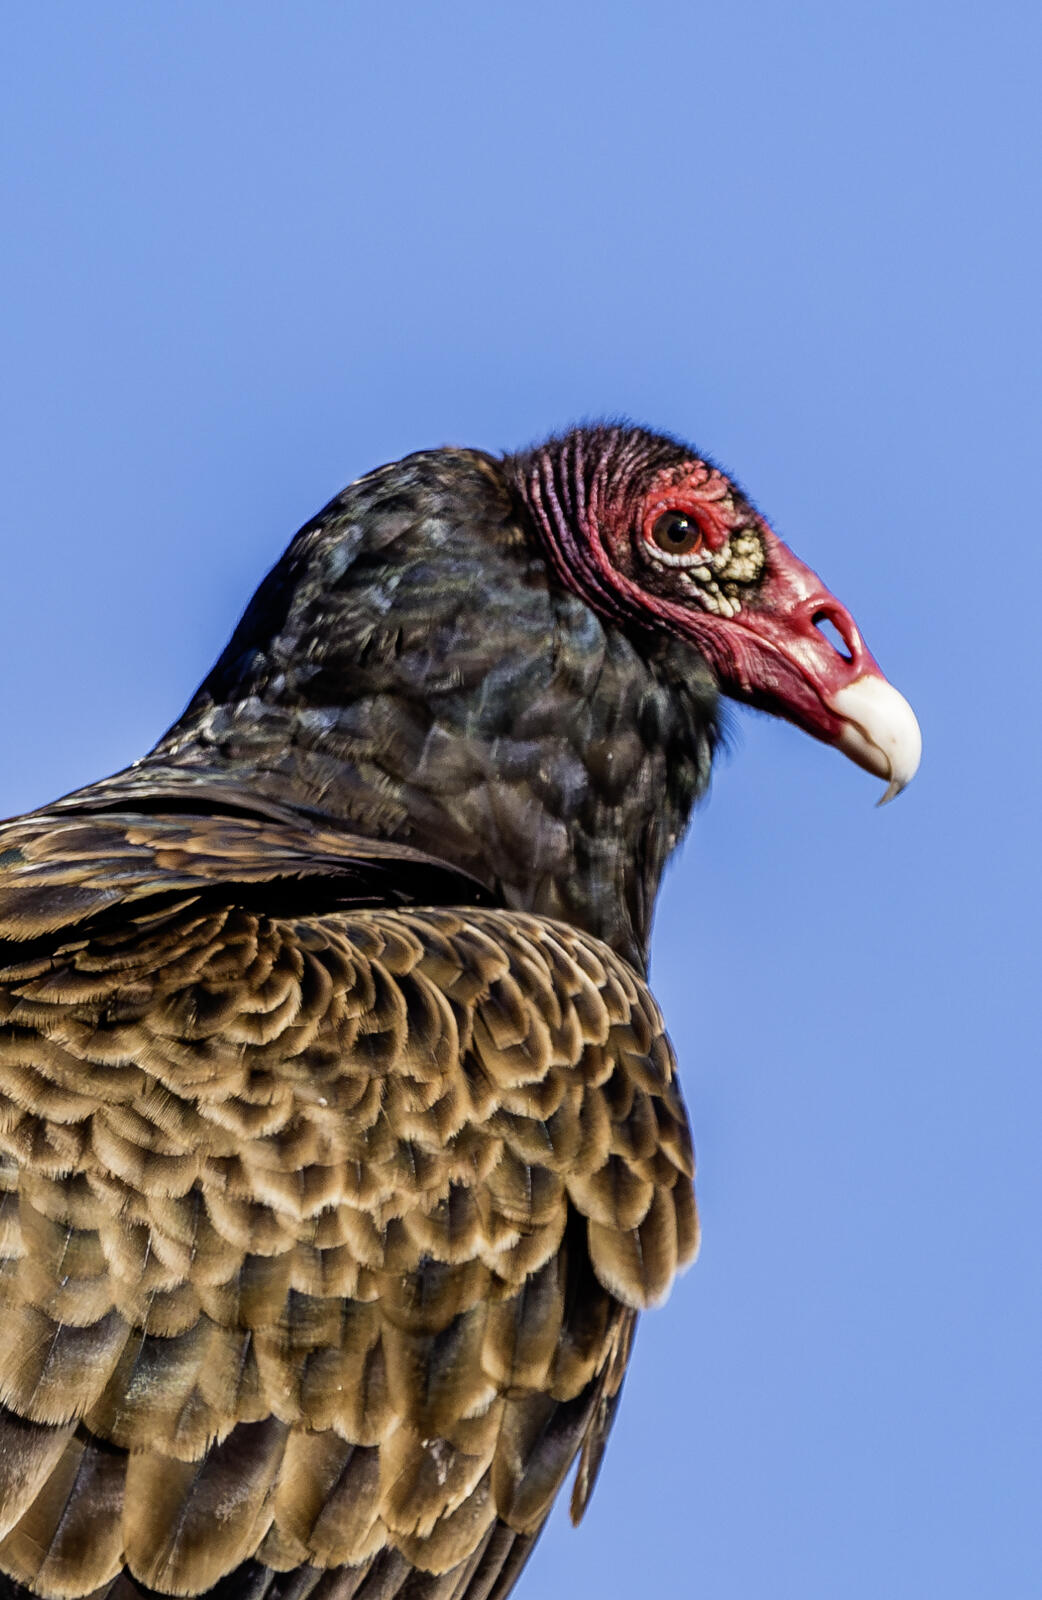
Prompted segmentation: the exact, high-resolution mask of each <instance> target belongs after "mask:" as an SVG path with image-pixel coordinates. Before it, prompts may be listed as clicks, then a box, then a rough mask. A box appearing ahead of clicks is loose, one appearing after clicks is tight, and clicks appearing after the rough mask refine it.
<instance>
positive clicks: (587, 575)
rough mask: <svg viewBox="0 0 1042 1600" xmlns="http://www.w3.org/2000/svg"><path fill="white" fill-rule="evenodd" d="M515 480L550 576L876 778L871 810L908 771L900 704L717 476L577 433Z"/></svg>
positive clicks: (701, 464) (698, 460) (664, 452)
mask: <svg viewBox="0 0 1042 1600" xmlns="http://www.w3.org/2000/svg"><path fill="white" fill-rule="evenodd" d="M516 471H517V482H518V486H519V488H520V491H521V493H522V495H523V496H524V499H525V501H526V504H527V506H528V508H529V511H530V513H531V515H532V517H533V519H534V520H535V522H536V523H537V525H538V527H539V528H540V529H541V531H542V534H543V537H544V538H545V540H546V545H547V548H548V550H549V551H550V554H551V559H552V560H553V563H554V567H555V570H556V572H557V574H558V576H559V578H560V579H561V581H562V582H564V583H567V584H570V585H572V586H573V587H574V588H575V589H576V590H577V592H578V593H580V594H582V595H583V596H584V597H585V598H586V599H587V600H588V602H589V603H590V605H592V606H593V607H595V608H596V609H598V610H600V611H601V612H602V613H604V614H605V615H607V616H609V617H614V618H616V619H617V620H618V621H619V623H620V624H625V623H627V622H628V623H630V624H632V625H635V626H643V627H646V628H652V629H654V628H658V629H662V630H663V631H668V632H670V633H672V634H675V635H676V636H677V637H679V638H681V639H686V640H689V641H690V643H691V644H692V645H693V646H694V647H695V648H696V649H697V650H698V651H699V652H700V653H701V655H702V656H703V657H704V658H705V660H706V661H707V662H708V663H709V665H710V667H711V668H712V670H713V673H714V675H715V677H716V680H717V682H718V684H719V686H720V688H721V690H722V691H723V693H724V694H726V695H729V696H731V697H732V698H733V699H736V700H741V701H744V702H745V703H746V704H748V705H753V706H758V707H760V708H761V709H762V710H764V711H770V712H774V713H775V714H776V715H778V716H781V717H785V718H787V719H788V720H789V721H790V722H795V723H796V724H797V725H798V726H799V727H801V728H803V729H804V730H805V731H806V732H807V733H810V734H813V736H814V737H815V738H816V739H821V740H823V741H824V742H825V743H826V744H833V745H836V746H837V747H838V748H839V749H840V750H842V751H843V752H844V754H845V755H848V756H850V757H851V759H852V760H854V761H856V762H857V764H858V765H859V766H861V767H864V768H866V769H867V770H868V771H869V772H871V773H874V774H875V776H876V777H879V778H883V779H885V780H886V783H887V789H886V792H885V794H884V795H883V800H882V801H881V802H880V803H881V804H882V803H884V802H885V801H887V800H890V799H892V798H893V797H894V795H896V794H899V793H900V791H901V790H902V789H903V788H904V787H905V785H906V784H907V783H908V782H909V781H910V779H911V778H912V777H914V775H915V772H916V769H917V767H918V765H919V756H920V751H921V739H920V734H919V725H918V723H917V722H916V719H915V714H914V713H913V711H912V708H911V706H910V705H909V704H908V702H907V700H905V698H904V697H903V695H900V694H899V693H898V692H897V690H896V689H894V688H893V687H892V686H891V685H890V684H889V683H888V682H887V680H886V679H885V678H884V676H883V674H882V672H881V671H880V669H879V667H878V666H877V664H876V662H875V660H874V659H873V657H872V656H871V655H870V653H869V651H868V650H867V648H866V647H865V644H864V641H863V640H862V638H861V633H860V631H859V629H858V626H857V624H856V623H855V621H854V619H853V617H852V616H851V614H850V612H849V611H848V610H847V609H846V607H845V606H843V605H841V604H840V602H839V601H838V600H837V599H836V598H835V597H834V596H833V595H832V594H830V593H829V591H828V590H827V589H826V588H825V586H824V584H823V583H822V582H821V579H820V578H819V577H818V576H817V574H816V573H814V572H812V571H811V569H810V568H809V567H807V566H805V565H804V564H803V562H802V561H800V560H799V559H798V557H797V556H795V555H793V553H792V551H791V550H789V549H788V548H787V546H786V545H784V544H783V543H782V541H781V540H780V539H779V538H778V536H777V535H776V534H775V533H773V532H772V530H771V528H770V527H769V525H768V524H767V522H766V520H765V519H764V518H763V517H762V516H761V515H760V513H759V512H758V511H757V510H756V508H755V506H753V505H752V503H751V502H750V500H749V499H748V498H747V497H746V495H744V494H743V493H742V491H741V489H740V488H739V487H738V485H737V484H736V483H734V482H733V481H732V480H731V479H730V478H728V477H727V476H726V475H725V474H724V473H723V472H721V471H720V469H719V467H716V466H714V465H713V463H712V462H711V461H708V460H706V459H705V458H704V457H702V456H700V455H698V454H697V453H696V452H695V451H694V450H692V449H689V448H687V447H685V446H683V445H681V444H678V443H676V442H674V441H673V440H671V439H668V438H665V437H663V436H661V435H655V434H651V433H647V432H645V431H644V430H643V429H639V428H585V429H582V428H581V429H577V430H576V431H574V432H573V433H570V434H568V435H566V436H565V437H564V438H562V439H557V440H553V441H551V442H550V443H549V444H546V445H544V446H542V447H541V448H539V449H536V450H534V451H532V452H531V454H530V455H528V456H526V457H521V458H519V460H518V463H517V467H516ZM823 625H824V626H823ZM829 625H830V626H831V630H833V631H834V633H835V635H836V636H837V637H838V640H839V643H838V644H836V643H834V642H833V640H832V638H831V637H830V635H829V632H826V627H828V626H829Z"/></svg>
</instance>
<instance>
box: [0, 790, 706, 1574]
mask: <svg viewBox="0 0 1042 1600" xmlns="http://www.w3.org/2000/svg"><path fill="white" fill-rule="evenodd" d="M276 834H278V825H276V824H274V823H268V822H263V821H261V822H248V823H247V822H243V820H242V819H220V820H218V821H215V822H213V823H212V824H207V823H205V822H203V821H202V820H200V819H195V818H183V817H178V818H155V817H150V818H143V819H138V820H137V821H135V822H134V823H133V824H132V825H131V824H128V823H127V822H126V820H125V819H120V818H117V817H102V818H96V819H86V820H84V819H71V820H69V822H68V824H67V825H66V824H65V823H62V825H61V827H60V828H57V829H56V831H50V832H44V833H43V834H42V835H41V834H39V833H34V832H33V830H32V829H31V828H30V827H28V825H22V826H21V829H20V831H19V829H17V828H15V829H8V830H5V835H4V836H0V847H6V853H5V854H4V855H0V939H4V938H6V940H7V941H8V942H7V943H6V945H2V946H0V959H2V961H3V963H4V966H3V969H2V970H0V1191H2V1193H3V1196H4V1199H3V1206H2V1209H0V1241H2V1242H0V1250H2V1257H0V1317H2V1320H3V1327H4V1337H3V1340H2V1341H0V1402H2V1404H3V1407H4V1410H3V1411H2V1412H0V1571H2V1572H3V1573H5V1574H7V1575H8V1577H7V1580H5V1581H6V1589H4V1588H3V1587H2V1586H0V1594H3V1593H6V1594H8V1595H13V1594H15V1593H18V1592H20V1591H19V1588H18V1586H19V1585H24V1586H31V1588H32V1590H33V1591H34V1592H35V1593H37V1594H40V1595H44V1596H48V1597H54V1600H59V1597H61V1600H65V1597H79V1596H85V1595H87V1594H93V1593H95V1592H98V1594H99V1595H100V1594H105V1593H109V1594H111V1597H112V1600H117V1597H123V1596H125V1595H129V1594H130V1593H139V1592H140V1590H141V1589H142V1588H147V1589H151V1590H158V1591H160V1592H161V1593H169V1594H190V1595H198V1594H202V1593H204V1592H207V1591H209V1590H211V1589H214V1587H215V1586H218V1587H217V1591H216V1592H217V1593H219V1594H221V1595H227V1596H228V1597H229V1600H231V1597H233V1596H243V1597H245V1596H256V1597H257V1600H263V1597H270V1600H275V1597H276V1596H279V1597H280V1600H290V1597H299V1600H305V1597H306V1596H307V1595H314V1596H316V1597H319V1596H322V1597H328V1600H333V1597H334V1596H335V1597H337V1600H342V1597H347V1596H355V1595H356V1596H358V1597H359V1600H373V1597H375V1596H378V1595H385V1596H388V1597H392V1596H393V1597H398V1600H405V1597H408V1596H412V1597H415V1600H450V1597H451V1600H480V1597H483V1596H484V1597H497V1596H505V1595H506V1594H507V1593H508V1592H509V1590H510V1588H511V1587H512V1585H513V1582H514V1580H515V1579H516V1576H517V1573H518V1572H519V1571H520V1568H521V1565H522V1564H523V1562H524V1559H525V1558H526V1555H527V1553H528V1551H529V1549H530V1548H531V1545H532V1543H533V1541H534V1539H535V1537H536V1536H537V1535H538V1532H539V1529H540V1528H541V1526H542V1524H543V1522H544V1520H545V1518H546V1515H547V1513H548V1511H549V1508H550V1505H551V1503H552V1501H553V1499H554V1496H555V1495H556V1493H557V1492H558V1490H559V1488H560V1486H561V1484H562V1482H563V1480H564V1478H565V1477H566V1475H567V1473H568V1471H569V1469H570V1467H571V1466H572V1464H573V1462H574V1461H575V1460H576V1458H577V1457H578V1458H579V1461H580V1466H579V1474H578V1478H577V1481H576V1487H575V1493H574V1496H573V1514H574V1515H575V1516H576V1517H578V1515H580V1514H581V1512H582V1510H583V1508H584V1506H585V1503H586V1500H587V1498H588V1495H589V1492H590V1489H591V1488H592V1483H593V1479H594V1476H595V1474H596V1471H597V1467H598V1464H599V1461H600V1457H601V1454H602V1452H603V1448H604V1441H605V1439H606V1437H607V1432H608V1429H609V1427H610V1424H611V1418H612V1415H613V1412H614V1407H615V1404H616V1402H617V1398H618V1394H619V1389H620V1386H621V1383H622V1378H623V1374H624V1371H625V1366H626V1362H627V1359H628V1355H629V1349H630V1344H631V1340H632V1334H633V1326H634V1322H635V1317H636V1313H637V1311H638V1310H639V1309H640V1308H641V1307H643V1306H645V1305H649V1304H651V1303H653V1302H654V1301H656V1300H657V1299H659V1298H660V1297H661V1296H662V1295H663V1293H664V1292H665V1291H666V1289H667V1287H668V1285H669V1282H670V1280H671V1278H672V1276H673V1274H674V1273H675V1271H676V1270H677V1267H678V1266H679V1265H680V1264H682V1263H683V1262H684V1261H686V1260H688V1259H690V1257H691V1255H692V1254H693V1252H694V1248H695V1221H694V1206H693V1199H692V1190H691V1182H690V1179H691V1170H692V1164H691V1151H690V1141H689V1138H688V1133H687V1124H686V1120H685V1116H684V1110H683V1106H682V1104H681V1101H680V1098H679V1094H678V1090H677V1086H676V1082H675V1076H674V1068H673V1060H672V1055H671V1052H670V1049H669V1046H668V1043H667V1041H666V1039H665V1036H664V1034H663V1030H662V1023H661V1019H660V1017H659V1014H658V1012H657V1009H656V1008H655V1005H654V1002H653V1001H652V999H651V997H650V995H649V994H648V991H647V989H646V987H645V986H644V984H643V983H642V982H641V981H640V980H639V979H638V978H637V977H636V975H635V974H634V973H633V972H632V971H631V970H630V969H629V968H628V967H627V966H626V965H625V963H624V962H623V961H621V960H620V959H619V958H618V957H616V956H614V955H612V954H611V952H609V951H608V950H607V949H606V948H605V947H603V946H601V945H599V944H598V943H597V942H596V941H595V940H593V939H590V938H588V937H586V936H584V935H582V934H579V933H577V932H575V931H574V930H572V929H570V928H568V927H566V926H564V925H561V924H555V923H552V922H549V921H546V920H544V919H540V918H537V917H532V916H524V915H520V914H513V913H507V912H503V911H497V910H489V909H481V908H479V907H476V906H471V907H466V906H464V907H459V906H456V907H449V906H445V907H440V908H439V907H437V906H433V907H426V908H418V907H407V906H403V907H401V908H400V909H395V910H391V909H381V908H372V909H353V908H351V907H350V905H349V904H348V906H347V908H344V909H340V908H336V907H334V908H332V909H326V908H324V909H322V910H320V911H318V912H315V913H313V914H309V915H303V914H301V913H300V912H299V910H298V909H295V908H294V906H293V905H283V906H282V907H281V910H280V913H279V914H278V915H275V914H271V913H270V912H268V911H263V910H261V909H258V907H257V904H256V903H255V902H254V901H253V900H251V899H250V897H249V896H248V895H247V894H246V893H245V892H244V891H243V888H242V886H243V885H249V884H261V885H262V886H263V884H264V881H265V880H264V870H265V867H266V870H267V872H268V874H269V880H268V881H269V882H270V881H271V878H272V877H274V878H277V879H280V880H281V879H283V878H284V877H285V876H286V874H287V871H288V869H287V868H286V862H287V861H288V860H291V859H293V858H294V852H297V853H298V855H299V857H300V861H301V862H304V865H303V866H302V867H301V871H300V874H299V875H300V876H301V877H304V878H306V877H307V874H308V870H309V869H308V867H307V862H306V860H305V857H306V851H305V847H304V840H303V837H301V838H294V837H291V836H289V835H286V836H283V837H281V838H278V837H272V836H273V835H276ZM316 849H317V850H318V853H319V855H321V854H322V851H323V850H324V849H326V844H325V843H324V842H323V841H322V840H319V842H318V844H317V846H316ZM106 852H107V853H106ZM334 855H335V850H334V849H333V847H332V845H330V846H329V848H328V850H326V857H327V864H326V866H325V868H324V870H325V872H326V875H327V876H329V875H334V876H335V872H336V870H337V869H336V868H335V866H330V865H329V864H328V863H329V858H331V857H333V856H334ZM311 859H312V865H311V868H310V870H311V871H312V872H313V873H314V875H315V876H316V877H317V876H318V875H319V869H318V868H315V867H314V858H311ZM273 862H274V863H275V865H274V868H273V865H272V863H273ZM299 864H300V863H299V862H298V865H299ZM407 865H408V863H407V862H406V863H405V866H407ZM405 866H403V863H402V862H399V863H398V865H397V867H396V868H395V870H397V871H398V872H399V874H401V873H402V872H403V871H404V870H405ZM294 870H296V869H294ZM354 870H355V869H354V867H349V868H346V869H345V871H344V882H343V884H342V888H343V889H344V899H345V900H347V901H348V902H349V901H350V885H351V877H352V872H353V871H354ZM271 898H272V902H273V903H279V902H278V896H277V895H276V894H275V893H274V891H273V892H272V897H271ZM62 919H65V922H66V926H65V927H64V931H59V924H60V923H61V922H62ZM25 941H29V942H25Z"/></svg>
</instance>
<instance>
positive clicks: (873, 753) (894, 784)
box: [829, 673, 923, 805]
mask: <svg viewBox="0 0 1042 1600" xmlns="http://www.w3.org/2000/svg"><path fill="white" fill-rule="evenodd" d="M829 709H830V710H832V711H834V712H835V713H836V715H837V716H838V717H842V718H843V723H844V727H843V732H842V733H841V734H840V737H839V739H838V740H837V743H838V745H839V748H840V749H841V750H842V751H843V752H844V754H845V755H848V756H849V757H850V759H851V760H852V761H856V762H857V764H858V766H859V767H864V768H865V769H866V770H867V771H868V772H872V773H874V774H875V775H876V777H877V778H886V779H887V780H888V781H887V790H886V793H885V794H884V795H883V798H882V799H881V800H880V801H879V804H880V805H886V803H887V801H888V800H892V799H893V798H894V796H895V795H898V794H900V793H901V790H902V789H903V788H904V787H905V785H906V784H908V783H911V781H912V779H913V778H914V777H915V774H916V771H917V769H918V766H919V758H920V756H921V755H922V750H923V736H922V733H921V732H920V730H919V723H918V722H917V720H916V716H915V712H914V711H913V710H912V708H911V706H910V705H909V704H908V701H907V700H906V699H905V697H904V695H903V694H898V692H897V690H896V689H895V688H894V687H893V685H892V684H890V683H887V681H886V679H885V678H881V677H877V676H876V674H875V673H866V674H865V675H864V676H863V677H861V678H858V679H856V681H855V682H854V683H851V684H848V686H847V687H846V688H845V689H840V690H838V691H837V692H836V694H834V695H833V696H832V697H831V698H830V700H829Z"/></svg>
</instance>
